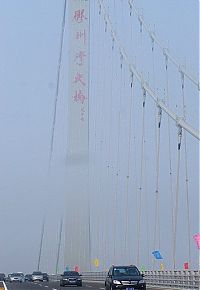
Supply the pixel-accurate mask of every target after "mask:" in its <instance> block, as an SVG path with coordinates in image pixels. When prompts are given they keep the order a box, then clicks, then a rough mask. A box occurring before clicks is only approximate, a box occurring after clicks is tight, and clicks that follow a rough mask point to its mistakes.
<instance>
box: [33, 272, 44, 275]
mask: <svg viewBox="0 0 200 290" xmlns="http://www.w3.org/2000/svg"><path fill="white" fill-rule="evenodd" d="M33 275H42V273H41V272H33Z"/></svg>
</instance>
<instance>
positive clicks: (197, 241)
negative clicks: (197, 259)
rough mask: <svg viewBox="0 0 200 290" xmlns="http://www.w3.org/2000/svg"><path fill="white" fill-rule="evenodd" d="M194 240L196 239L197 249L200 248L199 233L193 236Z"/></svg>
mask: <svg viewBox="0 0 200 290" xmlns="http://www.w3.org/2000/svg"><path fill="white" fill-rule="evenodd" d="M193 238H194V240H195V241H196V243H197V247H198V249H200V234H196V235H194V236H193Z"/></svg>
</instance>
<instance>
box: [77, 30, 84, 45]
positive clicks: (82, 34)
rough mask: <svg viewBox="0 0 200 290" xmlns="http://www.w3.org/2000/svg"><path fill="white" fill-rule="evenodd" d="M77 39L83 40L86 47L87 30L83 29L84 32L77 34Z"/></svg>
mask: <svg viewBox="0 0 200 290" xmlns="http://www.w3.org/2000/svg"><path fill="white" fill-rule="evenodd" d="M76 39H77V40H83V43H84V45H85V43H86V31H85V29H83V30H82V31H77V32H76Z"/></svg>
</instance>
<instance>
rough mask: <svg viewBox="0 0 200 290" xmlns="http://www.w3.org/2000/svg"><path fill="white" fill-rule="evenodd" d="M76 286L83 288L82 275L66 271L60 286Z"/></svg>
mask: <svg viewBox="0 0 200 290" xmlns="http://www.w3.org/2000/svg"><path fill="white" fill-rule="evenodd" d="M69 285H76V286H80V287H82V278H81V275H80V274H79V273H78V272H76V271H65V272H64V273H63V274H62V275H61V279H60V286H61V287H63V286H69Z"/></svg>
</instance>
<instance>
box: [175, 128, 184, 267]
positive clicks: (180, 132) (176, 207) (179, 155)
mask: <svg viewBox="0 0 200 290" xmlns="http://www.w3.org/2000/svg"><path fill="white" fill-rule="evenodd" d="M181 140H182V128H181V127H180V126H179V127H178V150H177V173H176V201H175V212H174V243H173V269H174V270H175V269H176V243H177V224H178V209H179V176H180V158H181Z"/></svg>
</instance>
